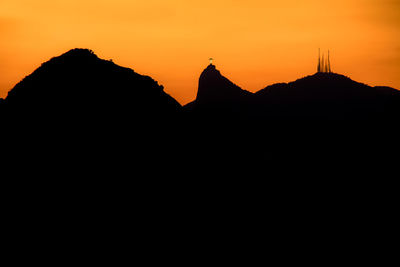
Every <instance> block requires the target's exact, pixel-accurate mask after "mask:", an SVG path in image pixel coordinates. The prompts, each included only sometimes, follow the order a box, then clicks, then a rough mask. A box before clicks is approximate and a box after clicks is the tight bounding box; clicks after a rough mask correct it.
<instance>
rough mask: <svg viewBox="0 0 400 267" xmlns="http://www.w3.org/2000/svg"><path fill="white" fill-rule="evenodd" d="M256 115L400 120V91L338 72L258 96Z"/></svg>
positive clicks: (280, 86)
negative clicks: (366, 83)
mask: <svg viewBox="0 0 400 267" xmlns="http://www.w3.org/2000/svg"><path fill="white" fill-rule="evenodd" d="M254 100H255V102H254V105H253V107H256V108H255V109H254V110H253V114H254V115H255V116H265V117H269V118H274V119H283V118H285V119H295V120H296V119H318V120H376V119H389V118H393V117H397V116H398V115H400V113H399V111H400V110H399V104H400V91H398V90H395V89H393V88H389V87H371V86H368V85H365V84H362V83H358V82H355V81H353V80H351V79H350V78H348V77H345V76H343V75H339V74H335V73H316V74H314V75H311V76H307V77H305V78H302V79H299V80H296V81H294V82H290V83H280V84H274V85H271V86H268V87H266V88H265V89H262V90H260V91H258V92H256V93H255V94H254Z"/></svg>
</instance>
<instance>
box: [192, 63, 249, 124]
mask: <svg viewBox="0 0 400 267" xmlns="http://www.w3.org/2000/svg"><path fill="white" fill-rule="evenodd" d="M251 95H252V93H251V92H249V91H246V90H243V89H242V88H240V87H239V86H237V85H236V84H234V83H233V82H231V81H230V80H229V79H227V78H226V77H224V76H223V75H221V73H220V71H219V70H217V69H216V67H215V65H213V64H210V65H208V67H207V68H206V69H204V71H203V72H202V73H201V75H200V78H199V87H198V91H197V97H196V99H195V100H194V101H193V102H191V103H189V104H187V105H185V109H186V110H189V111H190V112H193V113H194V114H197V113H200V114H202V115H204V114H206V113H207V114H208V115H209V116H221V115H224V116H227V117H231V116H233V117H238V116H239V117H240V116H241V115H242V114H243V113H245V112H246V111H245V110H244V107H245V106H246V105H247V103H248V102H249V100H250V97H251Z"/></svg>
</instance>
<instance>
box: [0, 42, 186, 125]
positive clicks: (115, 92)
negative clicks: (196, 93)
mask: <svg viewBox="0 0 400 267" xmlns="http://www.w3.org/2000/svg"><path fill="white" fill-rule="evenodd" d="M4 104H5V105H4V106H5V108H6V110H7V115H8V116H13V117H15V116H17V117H18V118H20V119H21V118H34V119H39V120H42V119H45V120H48V119H51V120H60V119H72V120H75V119H77V120H82V118H86V119H90V120H96V119H98V120H104V119H105V118H109V119H110V120H114V119H115V120H119V119H122V120H131V121H135V120H153V119H166V118H170V117H174V116H175V115H176V113H178V112H179V111H180V109H181V106H180V104H179V103H178V102H177V101H176V100H175V99H173V98H172V97H170V96H169V95H168V94H166V93H165V92H164V91H163V86H160V85H159V84H158V83H157V82H156V81H154V80H153V79H152V78H150V77H148V76H143V75H140V74H137V73H136V72H134V71H133V70H132V69H128V68H123V67H120V66H118V65H116V64H114V63H113V62H112V61H107V60H102V59H100V58H98V57H97V56H96V55H95V54H94V53H93V52H92V51H91V50H87V49H73V50H71V51H69V52H67V53H65V54H63V55H61V56H59V57H55V58H53V59H51V60H50V61H48V62H46V63H44V64H42V66H41V67H39V68H38V69H37V70H35V71H34V72H33V73H32V74H31V75H29V76H27V77H26V78H24V79H23V80H22V81H21V82H20V83H18V84H17V85H16V86H15V87H14V88H13V89H12V90H11V91H10V92H9V93H8V96H7V98H6V99H5V100H4Z"/></svg>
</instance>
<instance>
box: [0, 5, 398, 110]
mask: <svg viewBox="0 0 400 267" xmlns="http://www.w3.org/2000/svg"><path fill="white" fill-rule="evenodd" d="M75 47H79V48H89V49H92V50H93V51H94V52H95V53H96V54H97V55H98V56H99V57H100V58H104V59H113V61H114V62H115V63H116V64H118V65H121V66H124V67H129V68H132V69H134V70H135V71H136V72H138V73H140V74H145V75H149V76H151V77H152V78H154V79H155V80H157V81H158V82H159V83H160V84H162V85H164V87H165V91H166V92H167V93H169V94H170V95H171V96H173V97H174V98H176V99H177V100H178V101H179V102H180V103H181V104H186V103H188V102H189V101H191V100H193V99H194V98H195V95H196V92H197V85H198V78H199V76H200V73H201V71H202V70H203V69H204V68H205V67H206V66H207V65H208V58H210V57H213V58H214V59H215V60H214V63H215V65H216V66H217V68H218V69H219V70H220V71H221V73H222V74H223V75H225V76H226V77H227V78H229V79H230V80H231V81H233V82H234V83H236V84H237V85H239V86H240V87H242V88H243V89H246V90H249V91H253V92H254V91H258V90H260V89H262V88H264V87H265V86H267V85H270V84H273V83H277V82H289V81H292V80H295V79H297V78H301V77H303V76H306V75H309V74H313V73H315V72H316V65H317V57H318V48H319V47H321V50H327V49H330V51H331V65H332V70H333V71H334V72H337V73H341V74H344V75H346V76H349V77H351V78H352V79H354V80H356V81H359V82H363V83H367V84H369V85H372V86H375V85H387V86H391V87H394V88H396V89H400V0H319V1H317V0H302V1H299V0H280V1H276V0H273V1H272V0H271V1H270V0H246V1H244V0H203V1H191V0H168V1H161V0H146V1H143V0H141V1H137V0H0V97H5V96H6V95H7V92H8V91H9V90H10V89H11V88H12V87H13V86H14V85H15V84H16V83H17V82H18V81H20V80H21V79H22V78H23V77H25V76H26V75H29V74H30V73H32V71H34V70H35V69H36V68H37V67H39V66H40V64H41V63H43V62H45V61H47V60H49V59H50V58H52V57H54V56H58V55H60V54H62V53H64V52H66V51H68V50H69V49H71V48H75Z"/></svg>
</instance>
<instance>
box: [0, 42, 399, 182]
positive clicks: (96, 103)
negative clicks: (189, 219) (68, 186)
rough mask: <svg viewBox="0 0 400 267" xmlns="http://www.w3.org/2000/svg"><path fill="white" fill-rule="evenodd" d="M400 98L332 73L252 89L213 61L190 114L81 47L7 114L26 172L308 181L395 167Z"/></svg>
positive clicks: (11, 143) (14, 95)
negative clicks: (240, 84) (233, 79)
mask: <svg viewBox="0 0 400 267" xmlns="http://www.w3.org/2000/svg"><path fill="white" fill-rule="evenodd" d="M399 99H400V98H399V92H398V91H397V90H395V89H392V88H387V87H370V86H367V85H364V84H360V83H357V82H354V81H352V80H351V79H349V78H347V77H344V76H341V75H338V74H331V73H317V74H315V75H312V76H308V77H305V78H302V79H299V80H297V81H295V82H292V83H288V84H276V85H272V86H269V87H267V88H265V89H263V90H261V91H259V92H257V93H250V92H248V91H246V90H243V89H241V88H240V87H238V86H237V85H235V84H234V83H233V82H231V81H229V80H228V79H227V78H225V77H224V76H223V75H222V74H221V73H220V72H219V71H218V70H217V69H216V67H215V66H214V65H210V66H208V67H207V68H206V69H205V70H204V72H203V73H202V74H201V75H200V79H199V91H198V94H197V98H196V100H195V101H194V102H192V103H190V104H188V105H186V106H185V107H181V106H180V105H179V103H178V102H177V101H175V100H174V99H173V98H172V97H170V96H169V95H167V94H166V93H165V92H164V91H163V87H162V86H160V85H158V83H157V82H155V81H154V80H153V79H152V78H150V77H147V76H142V75H139V74H137V73H135V72H134V71H133V70H131V69H127V68H123V67H120V66H117V65H115V64H114V63H113V62H110V61H105V60H101V59H99V58H98V57H97V56H96V55H94V54H93V52H91V51H89V50H85V49H74V50H71V51H69V52H68V53H66V54H64V55H62V56H60V57H56V58H53V59H51V60H50V61H49V62H46V63H44V64H43V65H42V66H41V67H40V68H38V69H37V70H36V71H35V72H34V73H32V74H31V75H29V76H28V77H26V78H25V79H24V80H22V81H21V82H20V83H19V84H17V85H16V86H15V87H14V88H13V89H12V90H11V91H10V92H9V94H8V96H7V98H6V99H5V100H2V101H1V102H0V117H1V120H2V126H3V129H4V130H3V132H4V133H6V134H8V138H6V139H4V140H7V141H6V142H4V143H3V150H4V151H5V152H4V154H5V155H8V156H7V158H8V160H10V159H11V164H15V165H16V166H17V167H15V170H24V169H25V168H19V167H18V166H21V165H24V164H29V165H32V170H35V169H36V168H38V169H39V170H41V171H49V170H51V172H52V171H54V172H55V173H56V174H57V175H61V174H64V173H71V172H72V173H74V174H75V175H76V174H84V175H85V176H88V177H94V176H95V177H98V176H99V175H100V174H101V175H108V176H115V175H117V176H118V175H121V174H123V173H127V174H128V176H130V177H131V176H133V177H141V174H143V173H145V175H155V176H157V177H163V178H165V177H167V176H168V175H172V177H185V178H188V177H195V176H199V177H201V179H202V181H207V180H209V179H212V177H219V178H218V180H213V181H214V182H215V181H218V182H223V183H225V182H224V181H225V179H232V178H233V176H235V177H236V176H237V175H239V177H241V178H242V179H245V178H246V177H257V179H259V181H263V182H279V181H282V180H279V179H275V178H272V177H274V176H273V175H274V174H275V173H278V174H280V175H283V176H288V177H290V178H291V179H295V180H296V182H299V181H300V180H297V179H301V177H303V176H302V175H303V174H304V173H308V174H309V175H308V177H316V176H317V177H328V176H332V177H335V178H334V179H345V178H344V177H346V176H348V175H351V176H352V177H353V179H364V178H365V177H366V176H365V175H364V174H361V173H363V172H364V171H366V170H369V168H374V167H379V168H376V169H377V171H378V172H377V174H376V175H382V174H383V173H386V172H387V171H388V170H389V169H391V168H390V167H393V166H395V164H394V163H395V162H396V160H397V157H396V155H397V154H398V153H397V152H398V151H399V150H398V142H397V140H398V138H397V136H398V133H397V129H396V128H397V127H396V126H397V124H398V120H399V118H400V116H399V114H400V113H399V107H400V104H399V103H400V100H399ZM7 148H9V149H7ZM6 151H7V152H8V153H6ZM393 155H395V156H393ZM22 162H23V163H24V164H23V163H22ZM382 164H384V165H382ZM382 166H385V167H382ZM345 169H347V170H345ZM351 169H352V170H353V172H352V171H349V170H351ZM369 173H373V172H372V170H371V172H369ZM232 175H233V176H232ZM221 179H222V180H221ZM129 181H130V180H129ZM140 181H147V180H142V179H141V180H140ZM196 181H198V180H196Z"/></svg>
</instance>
